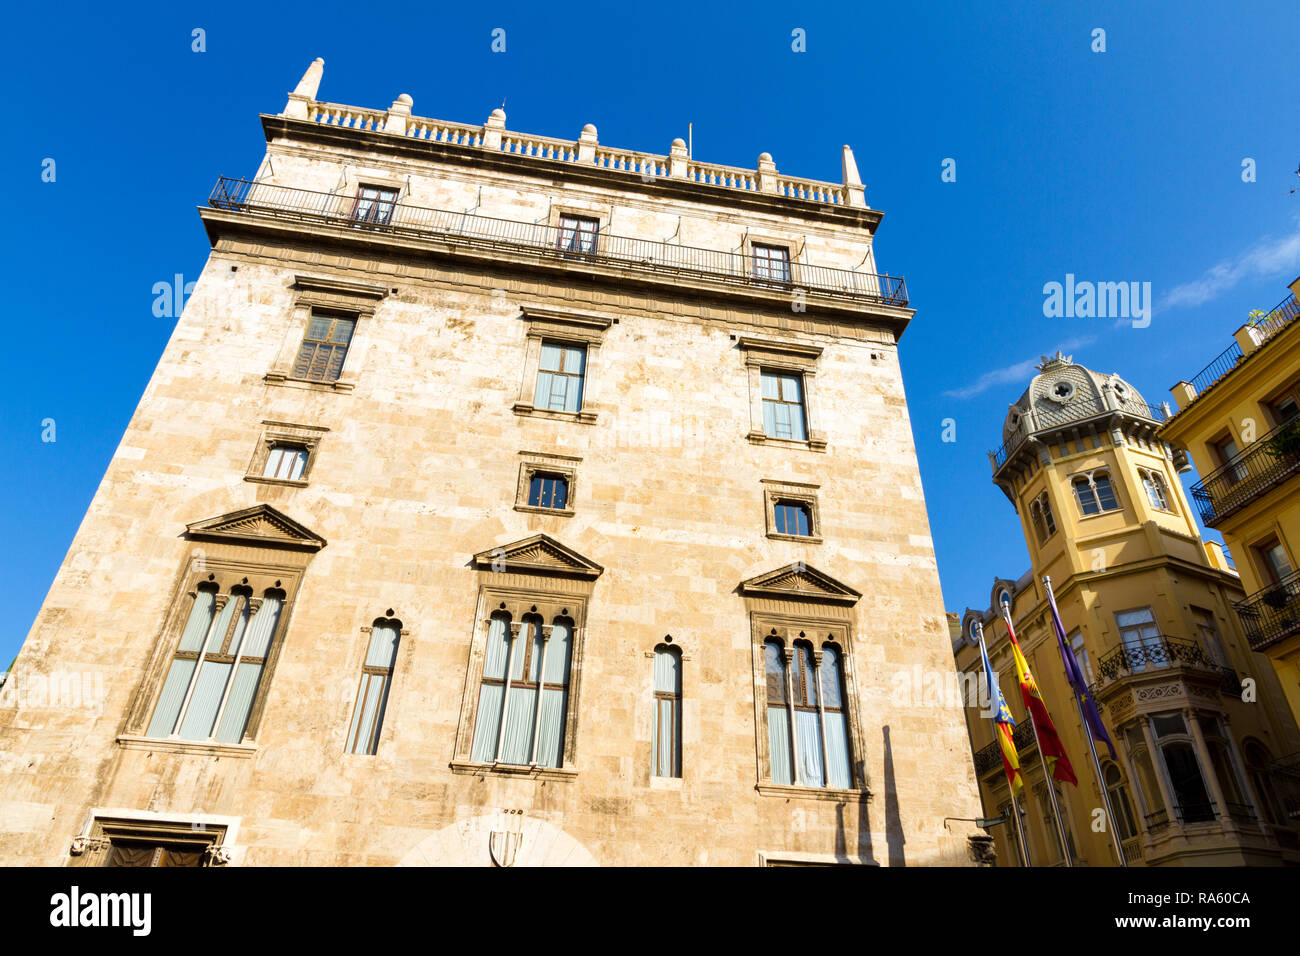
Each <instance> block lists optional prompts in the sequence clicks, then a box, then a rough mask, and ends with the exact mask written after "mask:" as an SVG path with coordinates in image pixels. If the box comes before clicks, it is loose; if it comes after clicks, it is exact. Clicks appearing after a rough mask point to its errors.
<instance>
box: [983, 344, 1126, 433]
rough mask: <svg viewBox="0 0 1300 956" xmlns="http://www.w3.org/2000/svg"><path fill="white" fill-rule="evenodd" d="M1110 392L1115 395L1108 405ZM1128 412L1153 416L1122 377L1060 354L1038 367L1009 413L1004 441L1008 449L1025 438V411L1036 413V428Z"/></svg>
mask: <svg viewBox="0 0 1300 956" xmlns="http://www.w3.org/2000/svg"><path fill="white" fill-rule="evenodd" d="M1107 390H1109V391H1110V393H1111V395H1112V396H1113V398H1112V400H1111V401H1110V402H1109V403H1108V402H1107V401H1106V398H1105V394H1106V391H1107ZM1115 408H1119V409H1126V410H1131V411H1133V412H1134V413H1136V414H1139V415H1143V416H1144V417H1150V411H1149V409H1148V408H1147V406H1146V402H1145V401H1144V400H1143V398H1142V395H1141V394H1140V393H1139V392H1138V390H1137V389H1136V388H1134V387H1133V386H1132V385H1130V384H1129V383H1128V382H1126V381H1124V380H1123V379H1122V378H1120V377H1119V376H1118V375H1114V374H1111V375H1103V374H1102V373H1100V372H1094V371H1093V370H1092V369H1090V368H1087V367H1085V366H1083V365H1078V364H1076V363H1075V361H1074V358H1073V356H1070V355H1062V354H1061V353H1060V352H1059V351H1058V352H1057V353H1056V355H1054V356H1052V357H1051V358H1048V357H1047V356H1043V362H1042V364H1041V365H1039V366H1038V374H1037V375H1035V376H1034V378H1033V381H1031V382H1030V383H1029V387H1028V388H1027V389H1025V393H1024V394H1023V395H1021V396H1020V398H1019V399H1018V400H1017V401H1016V402H1015V403H1014V404H1013V405H1012V406H1011V407H1010V408H1009V409H1008V410H1007V417H1006V421H1005V422H1003V424H1002V440H1003V442H1004V443H1005V444H1006V446H1007V447H1008V448H1010V447H1011V446H1012V445H1013V444H1016V443H1017V440H1018V439H1019V438H1021V437H1023V436H1024V433H1025V429H1026V427H1027V422H1028V419H1027V417H1026V415H1025V412H1027V411H1029V410H1031V409H1032V410H1033V422H1034V429H1035V430H1036V431H1037V430H1041V429H1045V428H1051V427H1053V426H1054V425H1062V424H1065V423H1067V422H1072V421H1079V420H1081V419H1086V418H1092V417H1093V416H1096V415H1102V414H1104V413H1105V412H1106V411H1107V410H1108V409H1115Z"/></svg>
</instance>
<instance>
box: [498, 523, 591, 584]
mask: <svg viewBox="0 0 1300 956" xmlns="http://www.w3.org/2000/svg"><path fill="white" fill-rule="evenodd" d="M474 563H475V564H476V565H477V566H478V567H480V568H483V569H484V570H489V571H514V572H521V571H522V572H524V573H532V574H558V575H561V576H564V577H574V578H588V579H591V580H594V579H596V578H598V577H600V575H601V573H602V572H604V570H605V569H604V568H603V567H601V566H600V565H599V564H597V563H596V562H595V561H592V560H591V559H590V558H586V557H583V556H582V555H581V554H579V553H578V552H577V551H574V550H573V549H572V548H566V547H565V546H564V545H562V544H560V542H558V541H556V540H555V539H554V538H552V537H551V536H550V535H546V534H537V535H533V536H532V537H531V538H525V539H524V540H522V541H516V542H514V543H513V544H503V545H499V546H498V547H495V548H491V549H489V550H487V551H480V552H479V553H478V554H476V555H474Z"/></svg>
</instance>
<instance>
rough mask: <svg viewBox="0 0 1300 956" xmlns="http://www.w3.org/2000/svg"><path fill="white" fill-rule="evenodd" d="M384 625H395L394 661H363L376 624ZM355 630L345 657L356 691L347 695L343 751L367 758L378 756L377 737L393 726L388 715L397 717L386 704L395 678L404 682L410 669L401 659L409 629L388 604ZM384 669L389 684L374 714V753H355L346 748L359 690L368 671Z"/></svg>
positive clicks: (394, 689)
mask: <svg viewBox="0 0 1300 956" xmlns="http://www.w3.org/2000/svg"><path fill="white" fill-rule="evenodd" d="M383 625H389V626H395V627H396V629H397V650H396V653H395V654H394V655H393V664H392V666H391V667H389V668H381V667H376V666H371V665H368V664H366V656H367V654H368V653H369V650H370V638H371V635H372V634H373V633H374V631H375V628H376V627H380V626H383ZM357 633H359V634H360V635H361V638H360V639H359V640H357V641H355V642H354V645H355V646H354V648H353V650H352V653H351V654H350V655H349V657H348V668H349V672H350V673H352V674H355V675H357V689H356V692H355V693H354V694H353V695H352V696H351V697H350V698H348V703H347V709H346V710H345V711H344V712H343V719H342V721H341V723H342V726H343V750H342V752H343V757H344V759H348V758H352V757H357V758H365V759H367V760H371V759H374V760H378V759H380V755H379V737H380V736H382V735H383V733H384V730H385V728H391V727H392V724H391V723H390V720H389V718H390V717H393V719H396V717H394V716H393V715H392V714H390V708H389V704H390V702H391V701H392V700H393V699H394V698H395V697H396V696H397V693H398V688H397V685H398V681H399V680H401V681H403V683H404V681H405V675H406V673H407V671H409V670H410V666H409V665H402V664H401V663H400V662H401V660H402V657H403V655H404V654H406V655H409V654H410V651H409V650H406V651H404V648H406V647H407V639H408V638H409V637H410V635H411V630H410V628H408V627H403V626H402V617H401V615H400V614H398V613H397V612H396V611H395V610H394V609H393V608H391V607H390V608H388V609H387V610H386V611H385V612H384V613H383V614H381V615H379V616H378V617H376V618H374V619H372V620H371V622H370V623H369V624H366V625H364V626H362V627H359V628H357ZM385 670H386V671H387V677H388V686H387V687H386V688H385V689H384V696H383V699H382V701H381V707H380V708H379V709H378V710H377V711H376V714H375V719H376V720H377V721H379V729H378V731H377V732H375V731H374V730H372V731H371V732H372V734H374V736H375V751H374V752H373V753H371V752H364V753H354V752H353V751H351V750H348V743H349V737H350V735H351V731H352V719H353V717H354V716H355V714H356V709H357V707H358V706H360V704H361V690H362V687H363V686H364V684H365V678H366V676H367V675H372V674H377V673H379V672H381V671H385ZM390 736H391V734H390ZM385 755H387V751H385Z"/></svg>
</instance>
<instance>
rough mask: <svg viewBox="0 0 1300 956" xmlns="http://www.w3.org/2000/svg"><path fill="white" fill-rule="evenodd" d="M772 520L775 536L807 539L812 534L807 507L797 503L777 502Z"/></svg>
mask: <svg viewBox="0 0 1300 956" xmlns="http://www.w3.org/2000/svg"><path fill="white" fill-rule="evenodd" d="M773 518H774V520H775V522H776V533H777V534H790V535H797V536H798V537H801V538H807V537H809V536H811V534H812V518H811V515H810V514H809V511H808V506H807V505H805V504H803V503H801V502H797V501H777V503H776V506H775V511H774V514H773Z"/></svg>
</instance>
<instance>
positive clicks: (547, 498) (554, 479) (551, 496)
mask: <svg viewBox="0 0 1300 956" xmlns="http://www.w3.org/2000/svg"><path fill="white" fill-rule="evenodd" d="M568 500H569V479H568V478H565V477H564V476H563V475H547V474H534V475H533V476H532V478H531V480H530V481H529V483H528V504H529V505H530V506H531V507H533V508H553V509H555V510H557V511H563V510H564V506H565V504H566V503H567V502H568Z"/></svg>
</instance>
